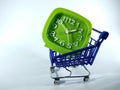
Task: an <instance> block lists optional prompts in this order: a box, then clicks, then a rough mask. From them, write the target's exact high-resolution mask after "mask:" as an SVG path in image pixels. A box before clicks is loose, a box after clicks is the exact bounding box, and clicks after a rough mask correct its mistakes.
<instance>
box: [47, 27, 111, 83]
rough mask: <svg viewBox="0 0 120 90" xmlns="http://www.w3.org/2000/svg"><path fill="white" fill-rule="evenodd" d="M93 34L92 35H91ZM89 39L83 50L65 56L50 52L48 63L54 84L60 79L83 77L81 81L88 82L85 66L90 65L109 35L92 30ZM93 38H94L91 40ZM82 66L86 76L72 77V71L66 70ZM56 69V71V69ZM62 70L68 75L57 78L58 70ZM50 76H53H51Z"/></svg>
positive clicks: (88, 74) (88, 73)
mask: <svg viewBox="0 0 120 90" xmlns="http://www.w3.org/2000/svg"><path fill="white" fill-rule="evenodd" d="M93 33H94V34H93ZM92 34H93V35H91V38H90V40H89V43H88V45H87V46H86V47H85V48H82V49H78V50H75V51H72V52H68V53H65V54H60V53H58V52H55V51H52V50H50V54H49V55H50V61H51V67H50V71H51V77H52V78H53V79H54V84H59V81H60V79H62V78H80V77H83V81H88V80H89V76H90V71H89V70H88V69H87V67H86V66H87V65H92V64H93V62H94V60H95V57H96V55H97V53H98V50H99V48H100V46H101V44H102V42H103V41H104V40H106V39H107V37H108V35H109V33H108V32H106V31H102V32H101V31H99V30H97V29H94V28H92ZM93 37H95V38H93ZM80 65H81V66H83V68H84V70H85V71H86V72H87V74H86V75H76V76H75V75H72V71H71V70H70V69H68V68H69V67H74V68H75V67H77V66H80ZM56 68H57V69H56ZM61 68H64V69H65V70H67V71H68V72H69V75H65V76H59V75H58V73H57V72H58V71H59V69H61ZM52 74H55V76H53V75H52Z"/></svg>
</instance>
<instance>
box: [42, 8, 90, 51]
mask: <svg viewBox="0 0 120 90" xmlns="http://www.w3.org/2000/svg"><path fill="white" fill-rule="evenodd" d="M91 30H92V27H91V23H90V22H89V21H88V20H87V19H85V18H84V17H83V16H80V15H78V14H76V13H74V12H71V11H69V10H66V9H63V8H57V9H55V10H54V11H53V13H52V14H51V15H50V16H49V18H48V21H47V22H46V25H45V28H44V30H43V40H44V42H45V44H46V45H45V46H46V47H48V48H50V49H52V50H55V51H57V52H60V53H66V52H70V51H73V50H77V49H80V48H83V47H85V46H86V45H87V44H88V40H89V38H90V34H91Z"/></svg>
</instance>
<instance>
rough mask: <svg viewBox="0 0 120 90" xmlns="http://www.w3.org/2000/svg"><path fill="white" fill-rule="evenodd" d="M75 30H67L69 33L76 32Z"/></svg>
mask: <svg viewBox="0 0 120 90" xmlns="http://www.w3.org/2000/svg"><path fill="white" fill-rule="evenodd" d="M76 31H77V30H76V29H73V30H69V32H76Z"/></svg>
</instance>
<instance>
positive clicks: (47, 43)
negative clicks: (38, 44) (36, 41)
mask: <svg viewBox="0 0 120 90" xmlns="http://www.w3.org/2000/svg"><path fill="white" fill-rule="evenodd" d="M58 14H67V15H71V16H72V17H75V18H78V19H80V20H82V21H83V22H84V23H86V25H87V28H88V31H87V34H86V37H85V38H86V39H85V41H84V43H83V44H82V46H81V47H80V48H84V47H85V46H86V43H87V42H88V41H89V38H90V34H91V31H92V24H91V22H90V21H89V20H88V19H86V18H85V17H83V16H81V15H79V14H77V13H75V12H72V11H70V10H68V9H64V8H56V9H55V10H54V11H53V12H52V13H51V14H50V16H49V17H48V19H47V21H46V24H45V26H44V29H43V33H42V38H43V40H44V42H45V47H48V48H50V49H51V50H54V51H57V52H59V53H67V52H71V51H73V50H70V49H67V48H65V47H62V46H59V45H57V44H55V43H54V42H52V41H50V40H49V38H48V35H47V32H48V29H49V26H50V24H51V22H52V20H53V19H54V18H55V17H56V15H58ZM88 35H89V36H88Z"/></svg>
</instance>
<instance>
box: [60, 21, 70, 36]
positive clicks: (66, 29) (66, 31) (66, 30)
mask: <svg viewBox="0 0 120 90" xmlns="http://www.w3.org/2000/svg"><path fill="white" fill-rule="evenodd" d="M61 25H62V27H63V28H64V30H65V33H66V34H68V33H69V31H68V28H66V26H65V25H64V24H63V23H61Z"/></svg>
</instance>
